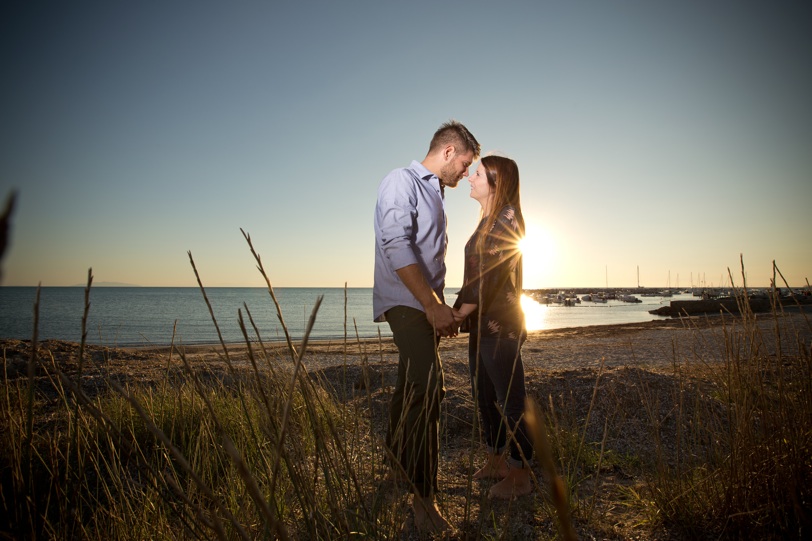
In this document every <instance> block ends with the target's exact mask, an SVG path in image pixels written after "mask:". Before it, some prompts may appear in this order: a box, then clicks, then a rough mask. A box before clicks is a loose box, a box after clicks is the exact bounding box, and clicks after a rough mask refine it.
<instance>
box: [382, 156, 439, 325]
mask: <svg viewBox="0 0 812 541" xmlns="http://www.w3.org/2000/svg"><path fill="white" fill-rule="evenodd" d="M447 245H448V240H447V237H446V216H445V201H444V200H443V195H442V190H441V188H440V179H439V178H437V176H436V175H435V174H434V173H432V172H431V171H429V170H428V169H426V168H425V167H424V166H423V164H421V163H420V162H418V161H413V162H412V163H411V164H410V165H409V167H405V168H401V169H395V170H394V171H392V172H391V173H389V174H388V175H386V177H384V179H383V180H382V181H381V184H380V186H379V187H378V203H377V204H376V206H375V284H374V287H373V290H372V310H373V313H374V316H375V318H374V319H375V321H386V315H385V312H386V311H387V310H389V309H390V308H392V307H394V306H410V307H412V308H417V309H418V310H421V311H422V310H423V306H422V305H421V304H420V303H419V302H418V301H417V299H416V298H415V297H414V295H412V293H411V292H410V291H409V290H408V288H407V287H406V286H405V285H404V284H403V282H401V280H400V278H398V275H397V273H396V272H395V271H397V270H398V269H401V268H403V267H406V266H408V265H412V264H415V263H416V264H417V265H418V266H419V267H420V270H422V271H423V276H425V277H426V282H428V284H429V286H430V287H431V288H432V289H433V290H434V291H435V293H437V296H438V297H440V300H443V288H444V287H445V253H446V247H447Z"/></svg>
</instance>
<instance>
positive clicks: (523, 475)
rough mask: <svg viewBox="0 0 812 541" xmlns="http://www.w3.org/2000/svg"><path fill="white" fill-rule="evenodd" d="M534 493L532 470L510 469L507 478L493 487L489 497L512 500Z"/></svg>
mask: <svg viewBox="0 0 812 541" xmlns="http://www.w3.org/2000/svg"><path fill="white" fill-rule="evenodd" d="M532 491H533V485H532V483H531V482H530V468H509V471H508V474H507V476H506V477H505V478H504V479H502V480H501V481H499V482H498V483H496V484H495V485H493V486H492V487H491V490H490V491H489V492H488V497H490V498H496V499H498V500H510V499H513V498H518V497H519V496H524V495H526V494H530V493H531V492H532Z"/></svg>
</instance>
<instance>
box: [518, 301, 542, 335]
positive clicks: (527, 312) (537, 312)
mask: <svg viewBox="0 0 812 541" xmlns="http://www.w3.org/2000/svg"><path fill="white" fill-rule="evenodd" d="M521 303H522V311H523V312H524V325H525V328H526V329H527V330H528V331H540V330H542V329H546V328H547V325H546V323H547V305H546V304H541V303H539V302H536V301H534V300H533V299H531V298H530V297H528V296H527V295H522V300H521Z"/></svg>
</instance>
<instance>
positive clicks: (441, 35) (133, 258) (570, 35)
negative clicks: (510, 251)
mask: <svg viewBox="0 0 812 541" xmlns="http://www.w3.org/2000/svg"><path fill="white" fill-rule="evenodd" d="M807 6H808V4H807V3H804V2H761V1H758V2H749V1H728V2H725V1H713V2H705V1H694V2H686V1H680V2H650V1H642V0H641V1H606V0H600V1H597V0H596V1H592V2H590V1H575V2H560V1H556V2H543V1H527V2H509V1H508V2H478V1H465V2H411V1H410V2H380V1H365V2H353V1H350V2H307V1H303V2H163V1H162V2H148V1H138V2H107V1H105V2H89V1H86V2H62V1H60V2H20V1H11V2H4V3H3V4H2V7H0V62H1V64H0V69H2V72H1V73H2V80H3V82H2V84H0V98H1V99H0V201H2V200H5V197H6V195H7V194H8V193H9V192H10V191H11V190H12V189H16V190H17V191H18V193H19V198H18V205H17V209H16V212H15V214H14V229H13V231H12V243H13V244H12V246H11V248H10V252H9V253H8V254H7V257H6V258H5V260H4V261H3V270H4V273H3V277H4V278H3V283H4V285H36V284H37V283H40V282H41V283H42V284H43V285H44V286H58V285H73V284H77V283H83V282H84V281H85V279H86V276H87V269H88V268H90V267H92V268H93V274H94V276H95V280H96V281H97V282H125V283H131V284H139V285H145V286H187V285H189V286H191V285H194V284H195V281H194V274H193V272H192V269H191V266H190V265H189V260H188V257H187V251H191V252H192V254H193V256H194V258H195V261H196V264H197V266H198V269H199V271H200V273H201V277H202V279H203V281H204V284H205V285H206V286H210V287H214V286H261V285H263V282H262V280H261V277H260V275H259V273H258V272H257V271H256V269H255V266H254V262H253V259H252V257H251V255H250V252H249V251H248V248H247V245H246V243H245V241H244V240H243V238H242V236H241V234H240V228H244V229H245V230H246V231H247V232H248V233H250V234H251V236H252V239H253V241H254V244H255V247H256V248H257V250H258V251H259V252H260V254H261V255H262V258H263V262H264V263H265V265H266V268H267V271H268V273H269V275H270V277H271V280H272V282H273V284H274V285H275V286H280V287H281V286H329V287H341V286H343V285H344V283H345V282H346V283H347V284H348V285H349V286H350V287H366V286H371V285H372V274H373V272H372V268H373V242H374V235H373V231H372V215H373V208H374V205H375V193H376V189H377V186H378V183H379V182H380V180H381V178H383V176H384V175H386V173H387V172H389V171H390V170H391V169H394V168H396V167H401V166H405V165H408V164H409V162H410V161H411V160H412V159H417V160H421V159H422V158H423V157H424V156H425V153H426V150H427V147H428V142H429V139H430V137H431V135H432V133H433V132H434V130H435V129H436V128H437V127H438V126H439V125H440V124H441V123H442V122H444V121H446V120H448V119H450V118H455V119H458V120H460V121H462V122H463V123H465V124H466V125H467V126H468V127H469V128H470V129H471V131H472V132H473V133H474V134H475V135H476V136H477V138H478V139H479V141H480V142H481V144H482V147H483V150H484V151H485V152H494V151H495V152H499V153H503V154H507V155H509V156H511V157H513V158H514V159H515V160H516V161H517V163H518V164H519V168H520V171H521V180H522V199H523V207H524V213H525V217H526V219H527V221H528V224H529V225H528V244H529V248H528V250H527V260H526V268H525V276H526V278H525V285H526V286H527V287H530V288H544V287H568V286H604V285H605V284H606V283H608V285H609V286H616V287H622V286H635V285H636V284H637V269H638V267H639V275H640V284H641V285H645V286H665V285H666V284H667V281H668V279H669V276H670V280H671V285H672V286H675V285H679V286H681V287H685V286H689V285H691V279H692V278H693V282H694V284H699V283H700V281H704V283H705V284H707V285H720V284H723V283H724V282H726V281H727V269H728V268H730V269H731V270H732V272H733V274H734V278H735V279H736V281H737V282H739V283H740V282H741V274H740V268H739V257H740V254H741V255H743V256H744V262H745V268H746V272H747V277H748V282H749V283H750V284H751V285H753V286H765V285H768V284H769V279H770V277H771V273H772V261H773V260H775V261H776V262H777V264H778V267H779V268H780V269H781V271H782V272H783V273H784V275H785V276H786V278H787V279H788V281H789V282H790V283H791V285H803V283H804V282H805V280H806V278H808V277H811V276H810V275H812V250H810V248H809V237H810V233H812V209H810V205H811V204H812V98H810V96H812V10H811V9H810V8H809V7H807ZM446 199H447V213H448V216H449V235H450V243H449V252H448V260H447V262H448V267H449V275H448V284H449V285H450V286H456V285H459V283H460V282H461V277H462V249H463V245H464V243H465V241H466V240H467V238H468V236H469V235H470V233H471V231H472V230H473V228H474V225H475V223H476V221H477V217H478V209H479V207H478V204H477V203H476V202H475V201H474V200H472V199H470V197H469V186H468V183H467V181H463V182H462V183H461V184H460V186H459V187H458V188H457V189H456V190H454V191H450V192H447V195H446ZM677 281H678V283H677Z"/></svg>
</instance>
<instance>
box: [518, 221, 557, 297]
mask: <svg viewBox="0 0 812 541" xmlns="http://www.w3.org/2000/svg"><path fill="white" fill-rule="evenodd" d="M519 249H520V250H521V251H522V258H523V261H524V287H525V288H526V289H535V288H540V287H545V286H548V285H549V282H550V278H551V277H552V269H553V268H554V262H555V258H556V251H557V250H556V243H555V240H554V239H553V236H552V235H551V234H550V232H549V231H548V230H547V229H545V228H543V227H541V226H540V225H538V224H534V223H527V225H526V231H525V237H524V238H523V239H522V240H521V242H520V243H519Z"/></svg>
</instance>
